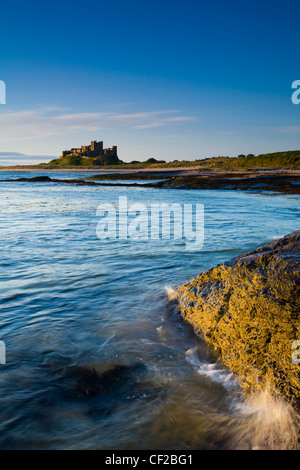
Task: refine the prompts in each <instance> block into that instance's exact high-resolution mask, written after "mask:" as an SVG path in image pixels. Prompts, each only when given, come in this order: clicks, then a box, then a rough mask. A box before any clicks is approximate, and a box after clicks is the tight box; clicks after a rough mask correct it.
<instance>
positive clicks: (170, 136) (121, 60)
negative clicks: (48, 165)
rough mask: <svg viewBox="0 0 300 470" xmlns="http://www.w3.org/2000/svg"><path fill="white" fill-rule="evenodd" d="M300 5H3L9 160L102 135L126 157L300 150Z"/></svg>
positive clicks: (2, 143)
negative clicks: (295, 94) (296, 92)
mask: <svg viewBox="0 0 300 470" xmlns="http://www.w3.org/2000/svg"><path fill="white" fill-rule="evenodd" d="M299 13H300V5H299V4H298V3H296V2H294V1H293V2H292V1H289V0H287V1H285V2H283V1H280V2H278V1H272V2H269V1H257V0H254V1H251V2H241V1H232V0H228V1H221V0H216V1H215V2H208V1H205V2H204V1H201V0H199V1H190V0H186V1H181V0H180V1H178V0H173V1H169V0H163V1H162V0H161V1H157V0H152V1H151V2H150V1H148V0H146V1H143V2H141V1H135V0H134V1H119V0H110V1H106V2H104V1H102V0H98V1H95V0H86V1H84V2H83V1H77V0H72V1H66V0H61V1H56V0H53V1H51V2H40V1H39V2H38V1H35V0H31V1H30V2H24V0H10V2H5V3H4V2H3V3H2V4H1V29H0V40H1V42H0V44H1V55H0V80H3V81H5V83H6V89H7V97H6V104H5V105H0V165H1V164H2V165H3V164H8V163H12V164H15V163H22V164H24V163H30V162H38V161H48V160H49V159H50V158H52V157H58V156H59V155H60V153H61V151H62V150H63V149H67V148H70V147H75V146H80V145H83V144H88V143H89V142H90V141H91V140H103V141H104V145H105V146H108V147H110V146H112V145H118V150H119V157H120V158H121V159H122V160H124V161H130V160H133V159H138V160H144V159H146V158H149V157H154V158H159V159H166V160H168V161H169V160H173V159H179V160H181V159H195V158H205V157H211V156H218V155H230V156H236V155H237V154H239V153H246V154H247V153H254V154H259V153H264V152H274V151H282V150H295V149H300V105H299V106H296V105H293V104H292V102H291V95H292V89H291V85H292V82H293V81H294V80H297V79H300V68H299V58H298V51H299V50H300V48H299V46H300V35H299V19H300V15H299Z"/></svg>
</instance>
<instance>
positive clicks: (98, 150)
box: [60, 140, 118, 158]
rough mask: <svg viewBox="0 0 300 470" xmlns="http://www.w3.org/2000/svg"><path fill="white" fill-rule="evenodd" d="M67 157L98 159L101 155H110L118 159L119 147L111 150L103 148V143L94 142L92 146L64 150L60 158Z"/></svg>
mask: <svg viewBox="0 0 300 470" xmlns="http://www.w3.org/2000/svg"><path fill="white" fill-rule="evenodd" d="M67 155H78V156H79V157H98V156H99V155H110V156H113V157H117V156H118V155H117V146H116V145H114V146H113V147H111V148H103V141H100V142H97V141H96V140H93V141H92V142H91V145H82V146H81V147H80V148H72V149H70V150H64V151H63V152H62V155H61V157H60V158H63V157H66V156H67Z"/></svg>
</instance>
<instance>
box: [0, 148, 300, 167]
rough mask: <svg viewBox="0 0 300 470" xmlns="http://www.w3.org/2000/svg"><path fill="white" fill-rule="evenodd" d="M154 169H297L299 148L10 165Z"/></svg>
mask: <svg viewBox="0 0 300 470" xmlns="http://www.w3.org/2000/svg"><path fill="white" fill-rule="evenodd" d="M101 167H102V168H105V169H131V170H138V169H145V168H148V169H155V168H193V167H200V168H219V169H221V170H222V169H232V170H233V169H237V170H238V169H240V170H243V169H248V168H249V169H255V168H264V169H267V168H278V169H279V168H283V169H290V170H296V169H300V150H291V151H287V152H275V153H267V154H262V155H257V156H254V155H247V156H246V157H244V158H237V157H212V158H205V159H199V160H192V161H191V160H174V161H172V162H168V163H163V162H161V161H158V160H155V158H148V160H146V161H143V162H141V161H137V160H134V161H132V162H130V163H126V162H122V160H119V158H118V157H114V156H109V155H100V156H99V157H94V158H93V157H91V158H84V157H79V156H77V155H67V156H66V157H64V158H55V159H54V160H51V161H50V162H49V163H40V164H38V165H31V166H26V167H25V166H21V165H18V166H15V167H7V168H9V169H13V168H24V169H25V168H35V169H51V170H52V169H53V170H55V169H76V168H83V169H92V168H93V169H97V168H99V169H100V168H101ZM2 168H4V167H2Z"/></svg>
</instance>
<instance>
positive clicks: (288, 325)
mask: <svg viewBox="0 0 300 470" xmlns="http://www.w3.org/2000/svg"><path fill="white" fill-rule="evenodd" d="M299 268H300V230H298V231H296V232H293V233H291V234H290V235H287V236H285V237H284V238H281V239H280V240H277V241H274V242H272V243H269V244H267V245H264V246H261V247H259V248H258V249H257V250H255V251H252V252H249V253H246V254H243V255H241V256H238V257H236V258H234V259H233V260H231V261H229V262H226V263H224V264H221V265H218V266H216V267H214V268H212V269H210V270H208V271H206V272H203V273H202V274H200V275H199V276H197V277H196V278H195V279H194V280H192V281H191V282H189V283H187V284H185V285H183V286H181V287H179V288H178V289H177V295H178V303H179V307H180V311H181V315H182V317H183V318H184V320H185V321H187V322H188V323H190V324H191V325H192V326H193V328H194V330H195V331H196V332H197V333H198V334H200V335H202V336H204V338H205V339H206V340H207V342H208V343H209V344H210V345H211V346H212V347H213V349H214V350H215V352H216V353H217V354H218V355H219V356H220V357H221V359H222V360H223V363H224V364H225V365H226V366H228V367H229V368H231V369H232V370H233V371H234V372H236V373H237V374H238V376H239V377H240V381H241V385H242V386H243V387H244V388H246V389H248V390H252V391H257V390H264V389H266V388H269V389H270V388H271V390H272V391H274V392H280V393H281V394H283V395H284V397H285V398H287V399H288V401H289V402H291V403H292V404H293V405H295V406H297V407H299V404H300V376H299V372H300V365H298V364H297V363H296V361H293V360H292V354H293V353H295V350H293V349H292V347H293V343H294V341H296V340H299V339H300V269H299ZM299 357H300V355H299Z"/></svg>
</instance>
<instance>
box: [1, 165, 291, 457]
mask: <svg viewBox="0 0 300 470" xmlns="http://www.w3.org/2000/svg"><path fill="white" fill-rule="evenodd" d="M38 175H39V173H34V174H33V173H25V172H24V173H21V172H1V174H0V179H1V180H5V179H17V178H20V177H22V176H27V177H31V176H38ZM88 175H89V173H88V172H87V173H86V174H83V173H81V174H79V175H78V174H75V173H71V172H70V173H66V172H65V173H63V174H62V173H57V174H56V173H53V174H51V175H50V176H51V177H55V178H74V177H84V176H88ZM0 188H1V197H0V209H1V222H0V227H1V241H0V243H1V291H0V295H1V313H0V315H1V322H0V340H1V341H3V342H4V344H5V350H6V361H5V364H0V390H1V399H0V448H2V449H180V450H182V449H185V450H186V449H240V448H241V449H254V448H289V446H291V445H292V442H291V441H292V440H293V438H294V434H293V432H294V431H293V416H292V410H291V409H290V408H289V406H288V405H287V404H285V403H284V402H279V401H278V400H277V401H276V402H274V399H272V398H271V397H269V396H268V393H267V391H266V392H264V393H262V394H260V395H259V396H258V395H256V396H252V397H251V398H250V399H249V398H246V397H245V396H244V394H243V391H242V390H241V389H240V387H239V383H238V379H237V377H236V376H235V375H234V373H233V372H232V371H231V370H228V369H227V368H226V367H224V365H223V364H222V363H221V362H220V361H219V359H218V358H217V357H215V355H214V353H213V352H212V351H211V350H210V349H209V348H208V347H207V345H206V344H205V343H204V342H203V341H202V339H201V338H199V337H196V335H195V334H194V332H193V331H192V329H191V328H190V327H189V326H188V325H186V324H185V323H183V322H182V321H180V319H178V317H177V316H176V315H173V313H172V311H171V309H170V308H169V299H172V295H173V292H174V290H175V289H176V287H177V286H179V285H181V284H183V283H185V282H187V281H189V280H191V279H192V278H194V277H195V276H196V275H198V274H199V273H201V272H202V271H204V270H206V269H208V268H210V267H212V266H214V265H216V264H219V263H222V262H223V261H226V260H229V259H231V258H232V257H234V256H237V255H239V254H241V253H244V252H247V251H250V250H253V249H255V248H256V247H257V246H258V245H261V244H264V243H267V242H269V241H272V240H275V239H277V238H279V237H282V236H284V235H286V234H288V233H290V232H292V231H294V230H297V229H299V222H300V219H299V218H300V208H299V199H300V198H299V196H291V195H271V194H268V193H264V194H258V193H254V192H242V191H219V190H211V191H204V190H176V189H155V188H147V187H126V186H124V187H118V186H113V185H111V186H78V185H73V184H72V185H71V184H68V185H66V184H55V183H31V182H11V181H10V182H8V181H6V182H0ZM120 196H126V197H127V198H128V202H129V203H130V202H132V203H136V202H139V203H143V204H145V205H147V204H148V205H149V204H151V203H158V204H160V203H168V204H174V203H178V204H203V205H204V214H205V216H204V229H205V231H204V233H205V240H204V245H203V246H202V247H201V248H199V250H188V249H186V245H185V243H184V242H183V241H182V240H174V239H171V240H165V239H157V240H142V241H141V240H135V241H134V240H131V239H128V240H119V239H106V240H100V239H99V238H98V237H97V234H96V228H97V223H98V219H97V215H96V212H97V207H98V206H99V204H103V203H111V204H117V203H118V200H119V197H120Z"/></svg>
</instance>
